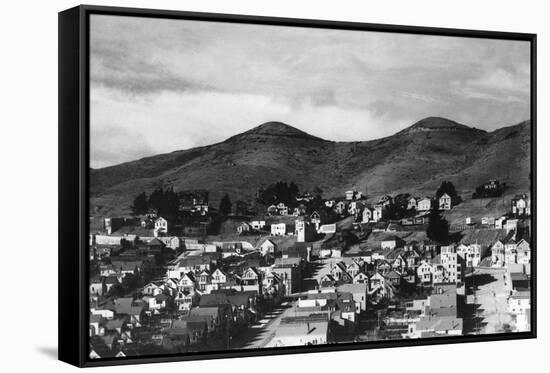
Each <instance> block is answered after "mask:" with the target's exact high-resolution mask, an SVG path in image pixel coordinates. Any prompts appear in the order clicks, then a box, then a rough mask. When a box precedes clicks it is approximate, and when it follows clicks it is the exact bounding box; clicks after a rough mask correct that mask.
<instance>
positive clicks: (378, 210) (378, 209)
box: [372, 205, 384, 223]
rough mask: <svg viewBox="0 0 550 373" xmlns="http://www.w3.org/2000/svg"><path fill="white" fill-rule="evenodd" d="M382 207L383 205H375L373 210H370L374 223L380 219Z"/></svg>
mask: <svg viewBox="0 0 550 373" xmlns="http://www.w3.org/2000/svg"><path fill="white" fill-rule="evenodd" d="M383 209H384V206H380V205H378V206H375V207H374V210H373V211H372V221H373V222H374V223H377V222H379V221H380V220H381V219H382V210H383Z"/></svg>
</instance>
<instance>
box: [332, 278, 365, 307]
mask: <svg viewBox="0 0 550 373" xmlns="http://www.w3.org/2000/svg"><path fill="white" fill-rule="evenodd" d="M368 290H369V289H368V283H357V284H343V285H339V286H337V287H336V292H337V293H339V294H342V293H349V294H351V296H352V299H353V301H354V302H355V305H356V309H355V312H356V313H360V312H363V311H366V310H367V297H368Z"/></svg>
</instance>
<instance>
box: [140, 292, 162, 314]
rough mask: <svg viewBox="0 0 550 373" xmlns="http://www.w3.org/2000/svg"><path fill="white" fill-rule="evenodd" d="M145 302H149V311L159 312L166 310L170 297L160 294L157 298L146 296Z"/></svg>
mask: <svg viewBox="0 0 550 373" xmlns="http://www.w3.org/2000/svg"><path fill="white" fill-rule="evenodd" d="M143 300H144V301H145V302H147V305H148V307H149V310H151V311H159V310H163V309H165V308H166V303H167V301H168V296H166V295H165V294H158V295H156V296H150V295H146V296H144V297H143Z"/></svg>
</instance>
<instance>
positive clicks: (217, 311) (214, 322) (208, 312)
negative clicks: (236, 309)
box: [184, 307, 225, 334]
mask: <svg viewBox="0 0 550 373" xmlns="http://www.w3.org/2000/svg"><path fill="white" fill-rule="evenodd" d="M224 316H225V313H224V311H223V310H222V308H220V307H191V309H190V310H189V315H188V316H187V318H186V320H187V321H188V322H205V323H206V331H207V333H208V334H210V333H213V332H215V331H216V330H218V328H219V327H220V326H221V321H222V320H223V319H224V318H225V317H224ZM184 320H185V319H184Z"/></svg>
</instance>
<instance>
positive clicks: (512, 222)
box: [506, 219, 518, 233]
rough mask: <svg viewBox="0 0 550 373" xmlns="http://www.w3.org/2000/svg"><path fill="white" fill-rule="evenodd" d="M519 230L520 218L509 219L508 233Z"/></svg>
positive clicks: (507, 223)
mask: <svg viewBox="0 0 550 373" xmlns="http://www.w3.org/2000/svg"><path fill="white" fill-rule="evenodd" d="M517 230H518V219H508V220H506V233H509V232H510V231H516V232H517Z"/></svg>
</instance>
